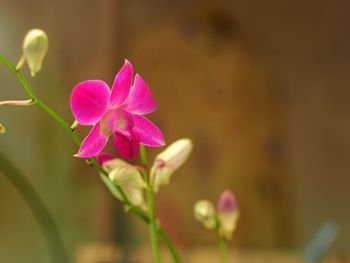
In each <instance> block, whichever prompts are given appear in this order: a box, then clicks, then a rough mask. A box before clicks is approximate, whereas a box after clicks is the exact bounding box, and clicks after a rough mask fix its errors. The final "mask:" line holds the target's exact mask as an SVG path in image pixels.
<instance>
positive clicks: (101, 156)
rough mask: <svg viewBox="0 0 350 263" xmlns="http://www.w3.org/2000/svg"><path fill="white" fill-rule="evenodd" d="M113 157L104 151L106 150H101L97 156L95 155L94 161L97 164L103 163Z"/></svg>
mask: <svg viewBox="0 0 350 263" xmlns="http://www.w3.org/2000/svg"><path fill="white" fill-rule="evenodd" d="M113 159H114V157H113V156H112V155H111V154H109V153H106V152H103V153H99V154H98V155H97V156H96V162H97V163H98V164H99V165H103V163H104V162H107V161H110V160H113Z"/></svg>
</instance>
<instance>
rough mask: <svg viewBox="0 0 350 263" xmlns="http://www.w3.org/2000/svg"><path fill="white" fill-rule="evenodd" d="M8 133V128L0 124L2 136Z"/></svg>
mask: <svg viewBox="0 0 350 263" xmlns="http://www.w3.org/2000/svg"><path fill="white" fill-rule="evenodd" d="M5 132H6V128H5V126H4V125H2V123H0V134H4V133H5Z"/></svg>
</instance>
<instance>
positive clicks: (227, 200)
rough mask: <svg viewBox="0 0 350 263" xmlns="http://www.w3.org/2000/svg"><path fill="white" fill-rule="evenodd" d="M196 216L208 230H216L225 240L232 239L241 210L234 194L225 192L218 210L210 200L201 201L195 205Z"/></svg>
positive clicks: (219, 201) (220, 198)
mask: <svg viewBox="0 0 350 263" xmlns="http://www.w3.org/2000/svg"><path fill="white" fill-rule="evenodd" d="M194 216H195V218H196V220H198V221H199V222H200V223H201V224H202V225H203V226H204V227H205V228H206V229H216V230H217V232H218V234H219V235H220V236H222V237H224V238H225V239H227V240H229V239H231V238H232V234H233V232H234V231H235V229H236V226H237V221H238V218H239V209H238V206H237V201H236V198H235V196H234V195H233V193H232V192H231V191H229V190H226V191H224V192H223V193H222V194H221V195H220V197H219V200H218V204H217V208H216V209H215V207H214V205H213V204H212V203H211V202H210V201H208V200H200V201H198V202H197V203H196V204H195V205H194Z"/></svg>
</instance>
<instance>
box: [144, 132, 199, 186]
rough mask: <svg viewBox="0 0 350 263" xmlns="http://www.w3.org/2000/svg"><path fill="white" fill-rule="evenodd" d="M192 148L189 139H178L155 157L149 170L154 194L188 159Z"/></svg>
mask: <svg viewBox="0 0 350 263" xmlns="http://www.w3.org/2000/svg"><path fill="white" fill-rule="evenodd" d="M192 148H193V144H192V141H191V140H190V139H186V138H184V139H179V140H177V141H175V142H174V143H172V144H171V145H170V146H168V147H167V148H166V149H165V150H164V151H163V152H161V153H160V154H158V155H157V157H156V159H155V161H154V164H153V166H152V168H151V181H152V183H153V189H154V191H155V192H157V191H158V190H159V187H160V186H161V185H166V184H168V183H169V181H170V177H171V175H172V174H173V172H174V171H176V170H177V169H178V168H179V167H180V166H181V165H182V164H183V163H184V162H185V161H186V159H187V158H188V156H189V154H190V153H191V151H192Z"/></svg>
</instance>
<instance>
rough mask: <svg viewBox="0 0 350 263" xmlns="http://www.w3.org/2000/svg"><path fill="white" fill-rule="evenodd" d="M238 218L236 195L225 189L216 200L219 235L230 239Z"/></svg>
mask: <svg viewBox="0 0 350 263" xmlns="http://www.w3.org/2000/svg"><path fill="white" fill-rule="evenodd" d="M238 218H239V210H238V205H237V200H236V197H235V196H234V194H233V193H232V192H231V191H229V190H226V191H224V192H223V193H222V194H221V195H220V197H219V200H218V221H219V229H218V231H219V235H221V236H223V237H224V238H226V239H231V237H232V234H233V232H234V231H235V229H236V226H237V222H238Z"/></svg>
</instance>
